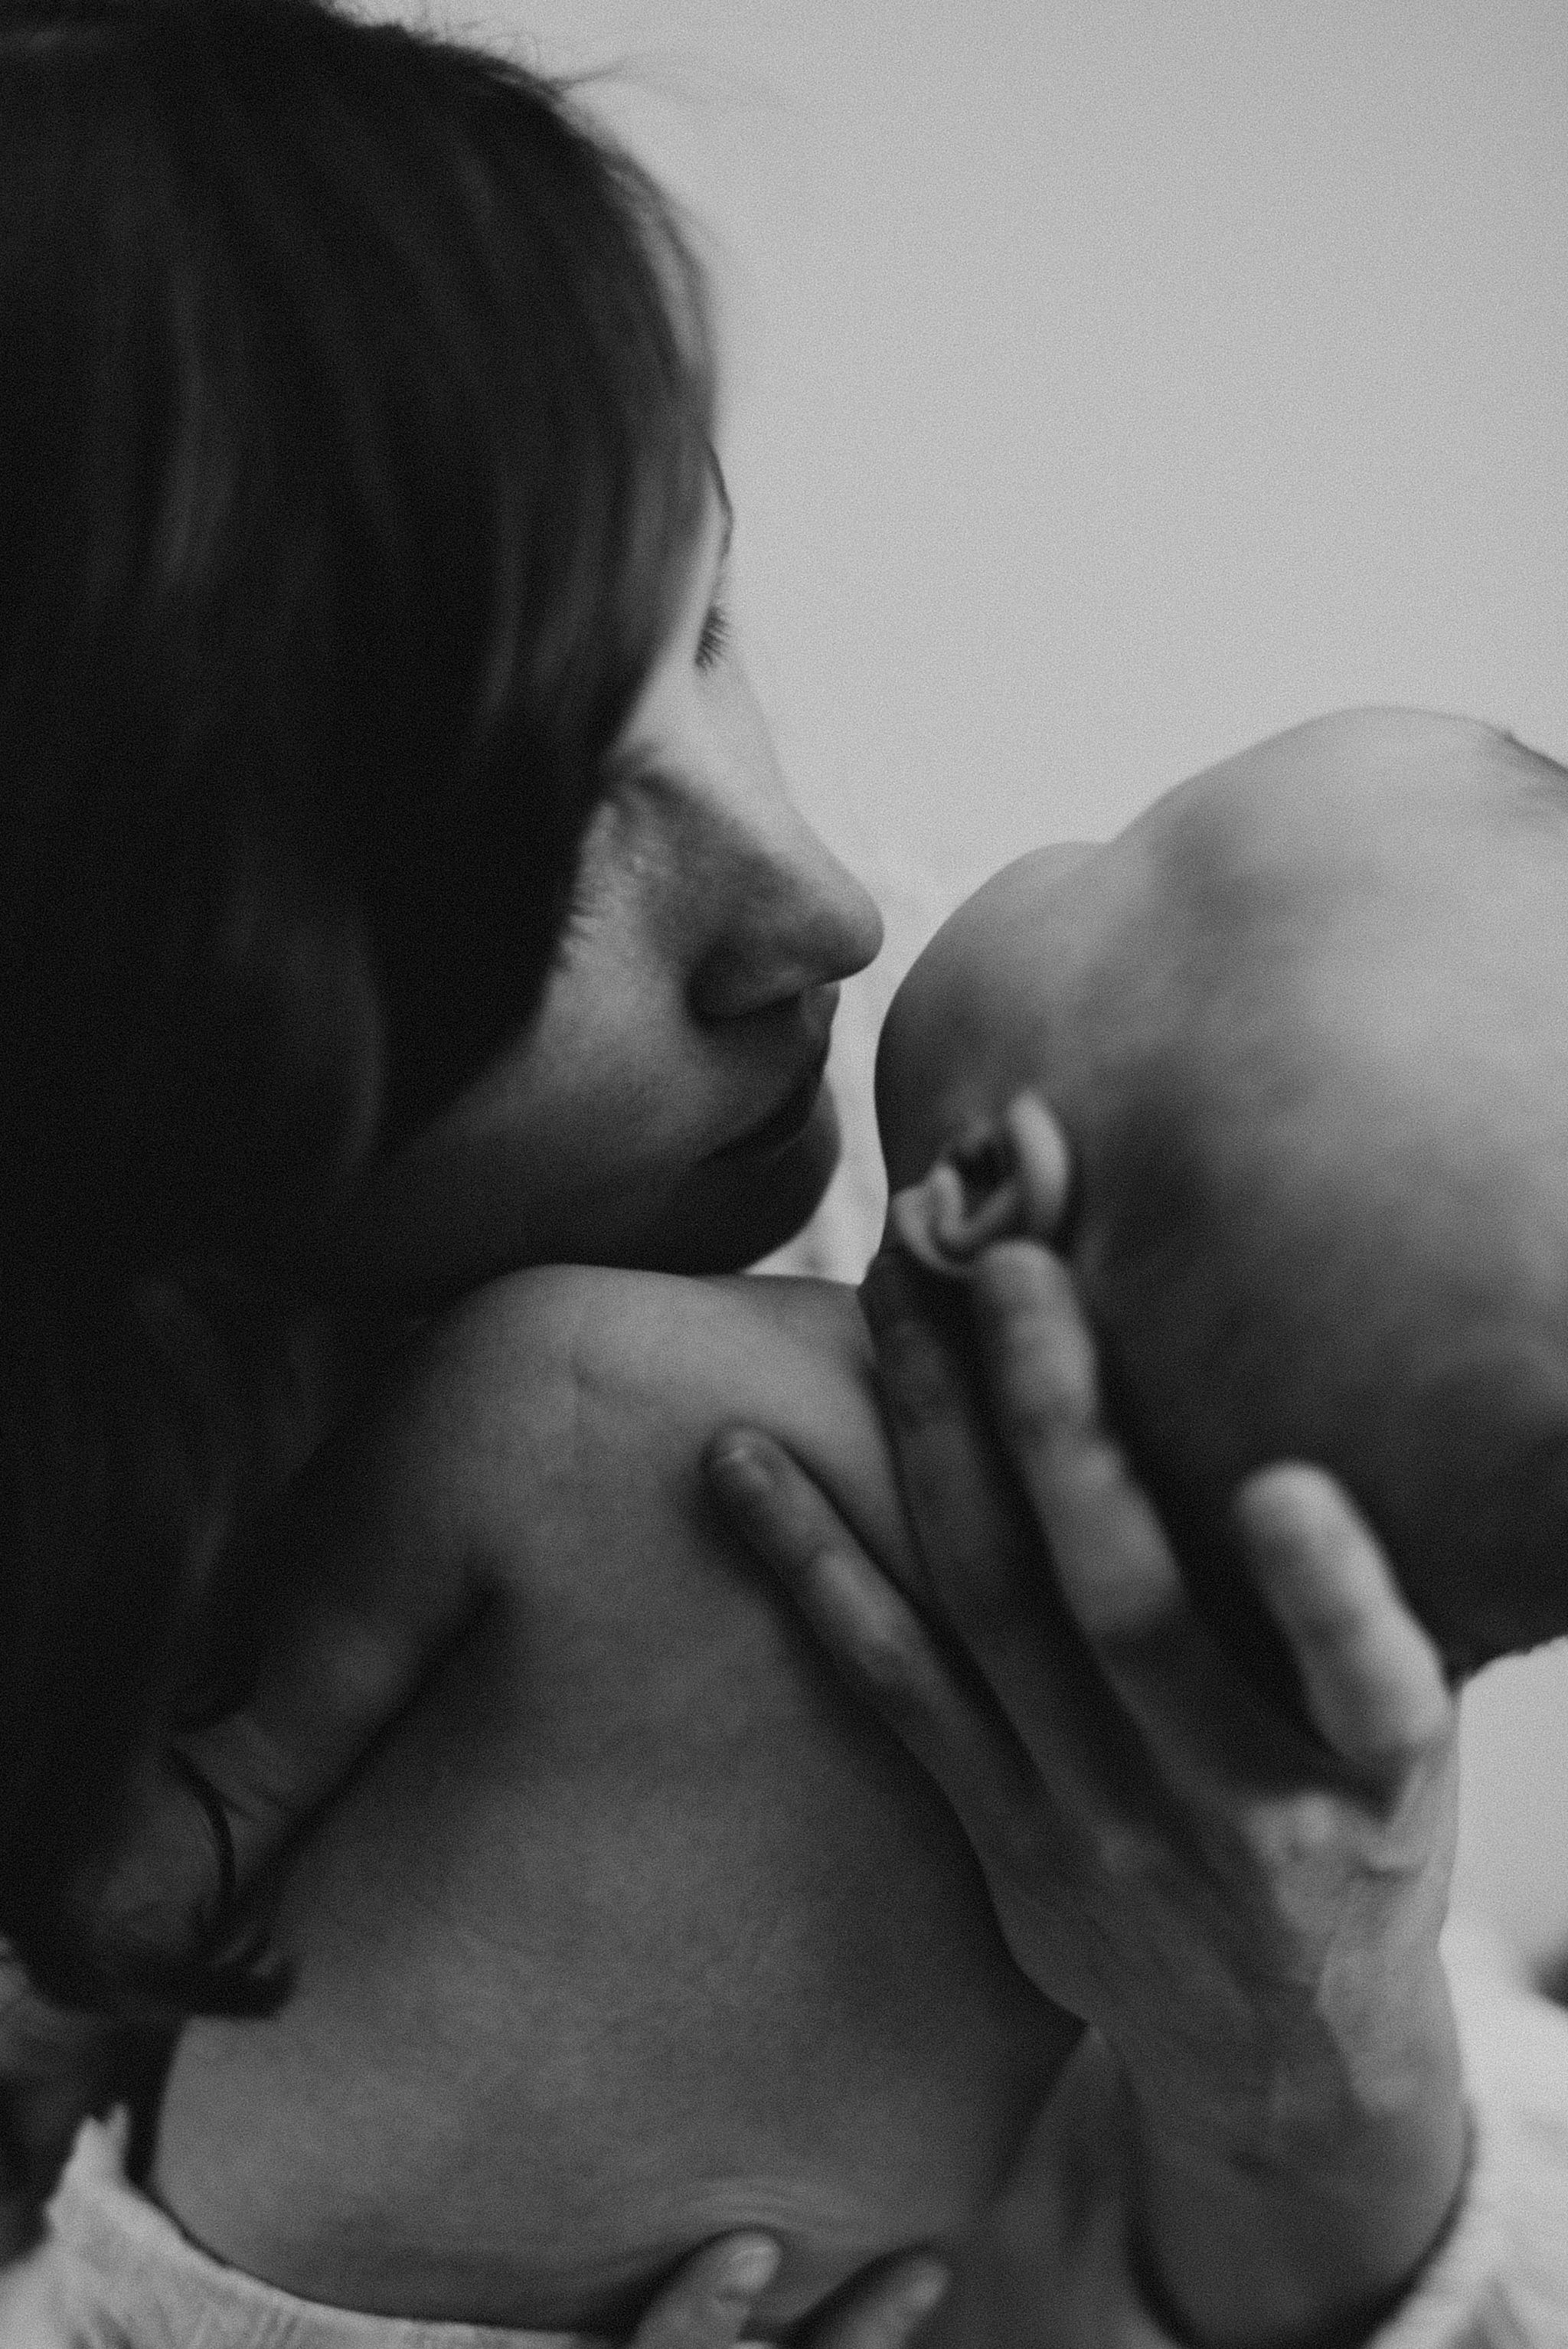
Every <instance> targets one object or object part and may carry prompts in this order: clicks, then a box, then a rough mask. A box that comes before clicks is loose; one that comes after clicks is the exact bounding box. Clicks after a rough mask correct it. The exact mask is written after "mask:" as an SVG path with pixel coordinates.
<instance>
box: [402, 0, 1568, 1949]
mask: <svg viewBox="0 0 1568 2349" xmlns="http://www.w3.org/2000/svg"><path fill="white" fill-rule="evenodd" d="M384 5H387V10H388V13H390V8H391V6H392V5H397V7H398V12H399V13H404V14H408V15H412V14H414V13H415V12H414V10H413V9H412V8H411V7H410V6H408V5H407V0H384ZM428 16H429V18H430V20H432V21H435V22H438V23H441V24H443V25H448V26H453V27H454V28H456V29H466V30H468V31H470V32H472V33H474V34H476V35H478V36H480V37H483V38H486V39H488V40H490V41H492V42H494V43H498V44H500V45H504V46H509V47H512V48H514V49H515V50H516V52H517V53H518V54H520V55H521V56H523V57H525V58H527V59H529V60H530V61H531V62H539V63H542V64H544V65H545V66H546V67H552V68H558V67H583V66H599V65H611V66H614V68H615V70H614V73H613V74H612V76H611V77H610V78H607V79H606V80H605V81H604V82H603V84H601V85H600V86H599V87H598V88H597V91H596V98H595V102H596V103H597V104H598V105H599V106H600V108H601V109H602V111H603V114H604V115H605V116H606V117H607V118H608V119H610V120H611V121H612V122H613V123H614V124H615V125H616V126H617V127H618V128H619V129H621V131H622V132H623V134H624V136H625V137H626V138H627V139H628V140H630V141H631V143H633V144H634V146H635V148H636V149H637V150H639V151H640V152H641V153H643V154H644V155H645V157H646V158H647V159H648V160H650V161H652V162H653V163H654V165H655V168H656V169H657V170H658V171H660V172H661V173H662V175H663V176H664V177H665V180H666V181H667V182H668V183H669V184H670V185H672V186H673V187H674V188H675V189H676V190H677V191H679V192H680V193H681V194H682V195H683V196H684V197H685V198H686V200H687V201H688V202H690V204H691V205H692V206H693V207H694V209H695V211H696V213H697V214H698V216H699V217H700V218H701V219H702V220H703V221H704V222H706V223H707V251H708V254H709V255H710V258H711V260H712V263H713V265H714V268H715V271H716V274H717V283H718V285H719V288H720V292H721V295H722V301H723V311H724V317H725V324H726V332H727V352H728V358H729V368H728V398H727V424H726V430H725V435H724V454H725V460H726V465H727V471H728V473H729V477H730V481H731V484H732V487H733V490H734V492H735V496H736V501H737V504H738V512H739V528H738V542H737V557H736V566H735V583H734V600H735V604H736V606H737V613H738V620H739V624H740V626H741V630H742V634H743V637H744V641H745V643H746V647H747V650H748V657H749V658H750V662H751V666H752V669H753V672H754V675H755V676H756V678H757V680H758V686H759V688H760V690H761V692H762V695H763V698H764V701H765V703H766V705H767V707H768V709H769V712H770V715H771V717H772V719H773V721H774V725H775V729H776V732H777V735H778V739H779V743H780V746H781V749H782V750H783V753H784V757H785V760H786V762H787V765H788V766H789V770H790V771H791V774H792V776H793V779H794V781H795V784H796V788H797V791H798V792H799V797H800V798H801V800H802V801H803V802H805V803H806V805H807V806H808V807H809V808H810V811H811V812H812V813H813V815H814V816H815V817H816V818H817V820H818V821H819V823H820V824H821V826H822V828H823V829H824V831H826V832H827V833H828V834H829V835H830V837H831V838H832V839H833V840H834V841H835V843H837V844H839V845H840V846H841V849H842V850H843V851H844V853H845V854H848V855H849V856H850V857H851V860H852V861H856V862H859V863H862V864H867V863H875V864H880V865H881V866H882V868H883V869H884V870H888V869H891V870H892V871H894V872H895V873H896V872H897V871H898V870H899V869H900V867H901V866H908V867H912V868H914V869H915V870H916V871H918V870H920V869H925V870H930V871H934V872H935V873H937V874H940V875H943V876H944V877H945V878H948V879H954V878H955V877H961V876H965V875H968V874H977V873H979V872H981V871H984V870H987V869H989V868H990V867H992V866H994V865H995V864H999V863H1001V862H1002V861H1003V860H1004V859H1006V857H1008V856H1010V855H1012V854H1016V852H1017V851H1018V850H1019V849H1020V848H1022V847H1024V846H1026V845H1027V844H1030V843H1034V842H1035V841H1037V840H1039V839H1041V838H1045V837H1051V836H1069V835H1079V836H1089V837H1093V836H1098V835H1099V834H1102V833H1106V832H1109V831H1110V830H1112V829H1114V828H1115V827H1117V826H1118V825H1119V824H1120V823H1122V822H1124V821H1125V819H1126V818H1127V817H1128V816H1129V815H1130V814H1131V813H1132V812H1134V811H1135V810H1136V809H1137V808H1138V807H1139V806H1140V805H1141V804H1142V803H1143V802H1145V801H1147V800H1148V799H1149V798H1150V797H1151V796H1152V795H1153V794H1154V793H1155V792H1158V791H1160V790H1161V789H1163V788H1164V787H1165V786H1166V785H1168V784H1170V783H1171V782H1174V781H1177V780H1178V779H1179V778H1180V777H1181V776H1182V775H1183V774H1186V773H1188V772H1190V771H1193V770H1195V769H1197V768H1199V767H1202V766H1203V765H1206V764H1208V763H1209V762H1210V761H1212V760H1214V759H1216V758H1218V757H1221V756H1222V755H1223V754H1225V753H1226V752H1228V751H1230V750H1235V749H1238V748H1240V747H1241V746H1242V745H1243V744H1244V743H1246V742H1247V741H1249V740H1253V739H1255V738H1257V737H1259V736H1262V735H1264V734H1267V733H1270V732H1273V731H1274V730H1277V729H1279V728H1281V727H1284V726H1286V725H1289V724H1291V723H1292V722H1294V721H1295V719H1299V718H1302V717H1305V716H1306V715H1308V714H1309V713H1311V712H1313V711H1315V710H1320V709H1328V708H1332V707H1335V706H1337V705H1343V704H1346V703H1353V702H1360V701H1381V702H1400V703H1415V704H1422V705H1427V706H1430V707H1435V708H1439V709H1460V710H1465V711H1469V712H1471V713H1473V714H1475V715H1477V716H1480V717H1485V718H1488V719H1494V720H1496V721H1498V722H1500V723H1502V724H1506V725H1508V726H1510V727H1511V729H1512V730H1514V731H1515V732H1516V733H1518V734H1520V735H1522V737H1523V738H1524V739H1525V740H1529V741H1532V742H1534V743H1536V744H1538V745H1539V746H1540V747H1541V748H1542V749H1543V750H1548V751H1550V752H1552V753H1553V755H1555V756H1556V757H1558V758H1561V759H1565V760H1568V564H1565V561H1564V553H1565V550H1568V121H1565V117H1568V6H1565V5H1563V0H1287V4H1284V5H1282V0H1229V5H1226V0H1072V4H1071V5H1069V4H1068V0H1056V5H1053V0H476V5H470V6H469V7H468V8H466V9H463V8H460V7H457V6H449V5H440V6H432V7H431V8H430V9H429V10H428ZM1467 1716H1468V1717H1467V1723H1466V1743H1467V1749H1468V1751H1467V1766H1468V1773H1469V1783H1468V1787H1467V1795H1466V1808H1465V1822H1464V1835H1463V1843H1462V1849H1461V1857H1460V1888H1461V1892H1462V1894H1463V1896H1464V1897H1465V1898H1466V1899H1469V1900H1470V1901H1472V1902H1474V1903H1478V1904H1479V1905H1480V1906H1481V1907H1483V1908H1484V1909H1487V1910H1488V1911H1490V1913H1491V1915H1492V1916H1493V1917H1495V1918H1496V1919H1498V1920H1500V1921H1501V1922H1502V1923H1503V1924H1504V1925H1505V1927H1506V1928H1507V1929H1508V1930H1511V1932H1512V1933H1513V1935H1514V1936H1515V1937H1516V1938H1517V1939H1518V1940H1520V1941H1521V1942H1522V1944H1523V1945H1524V1946H1525V1947H1526V1948H1527V1949H1528V1950H1530V1951H1542V1950H1544V1949H1546V1948H1548V1947H1550V1946H1551V1945H1553V1943H1554V1942H1556V1941H1559V1940H1561V1941H1565V1942H1568V1654H1565V1653H1563V1651H1552V1652H1549V1653H1548V1655H1546V1656H1545V1657H1543V1658H1542V1659H1538V1660H1533V1661H1531V1662H1529V1663H1526V1664H1523V1665H1515V1666H1509V1667H1503V1668H1501V1669H1499V1670H1497V1671H1495V1672H1494V1673H1492V1674H1491V1675H1488V1676H1486V1677H1484V1678H1483V1680H1482V1681H1481V1682H1480V1684H1479V1685H1478V1687H1477V1689H1476V1690H1475V1691H1474V1692H1473V1694H1472V1695H1471V1697H1470V1699H1469V1700H1467Z"/></svg>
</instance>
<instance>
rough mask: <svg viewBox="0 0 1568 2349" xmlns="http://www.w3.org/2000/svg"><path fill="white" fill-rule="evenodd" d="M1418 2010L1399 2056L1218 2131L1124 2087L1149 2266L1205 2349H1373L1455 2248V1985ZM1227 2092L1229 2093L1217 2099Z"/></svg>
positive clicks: (1168, 2313)
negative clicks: (1451, 2238) (1373, 2337)
mask: <svg viewBox="0 0 1568 2349" xmlns="http://www.w3.org/2000/svg"><path fill="white" fill-rule="evenodd" d="M1401 2003H1402V2010H1403V2011H1402V2013H1401V2015H1400V2017H1399V2020H1398V2044H1397V2045H1396V2046H1393V2047H1391V2048H1388V2049H1386V2050H1379V2051H1372V2050H1369V2049H1364V2050H1363V2051H1361V2053H1360V2054H1358V2055H1357V2057H1356V2058H1355V2059H1354V2060H1350V2059H1347V2060H1346V2061H1344V2062H1343V2063H1342V2064H1339V2065H1338V2066H1336V2067H1332V2068H1334V2069H1336V2071H1337V2077H1336V2078H1331V2077H1330V2076H1329V2075H1328V2067H1325V2068H1323V2069H1319V2068H1318V2066H1317V2064H1313V2065H1312V2066H1310V2067H1309V2069H1310V2070H1312V2071H1315V2072H1316V2075H1317V2076H1316V2079H1315V2081H1314V2080H1313V2079H1311V2078H1307V2079H1305V2080H1304V2079H1303V2078H1302V2077H1301V2076H1294V2077H1290V2076H1286V2075H1285V2073H1284V2069H1283V2068H1282V2072H1281V2075H1280V2077H1279V2079H1278V2082H1277V2084H1276V2093H1275V2095H1274V2098H1273V2100H1272V2103H1267V2104H1264V2105H1263V2106H1259V2107H1258V2108H1257V2109H1256V2110H1255V2112H1254V2113H1253V2115H1252V2116H1250V2117H1249V2116H1247V2115H1245V2113H1244V2112H1243V2108H1242V2106H1240V2105H1233V2106H1229V2107H1228V2108H1227V2109H1225V2110H1223V2111H1221V2110H1219V2109H1218V2107H1219V2106H1221V2104H1222V2098H1216V2099H1215V2100H1214V2102H1212V2103H1211V2104H1210V2106H1209V2107H1208V2125H1207V2127H1206V2128H1205V2127H1204V2126H1203V2121H1202V2115H1201V2114H1200V2113H1198V2112H1194V2113H1193V2114H1192V2115H1191V2116H1187V2118H1186V2119H1183V2117H1182V2114H1181V2109H1180V2108H1179V2107H1178V2106H1174V2105H1172V2104H1171V2101H1170V2100H1168V2099H1166V2098H1163V2097H1161V2096H1160V2095H1150V2094H1149V2093H1146V2092H1145V2091H1144V2090H1143V2089H1141V2088H1140V2084H1139V2083H1138V2081H1137V2080H1136V2079H1135V2078H1133V2077H1130V2076H1128V2075H1124V2086H1125V2091H1126V2095H1127V2103H1128V2109H1129V2114H1130V2138H1129V2156H1130V2170H1129V2181H1128V2197H1129V2211H1130V2225H1131V2230H1132V2240H1133V2243H1134V2256H1135V2261H1136V2263H1137V2265H1138V2268H1139V2271H1140V2281H1141V2282H1143V2284H1144V2287H1145V2289H1146V2291H1147V2292H1148V2293H1149V2296H1150V2300H1151V2302H1153V2303H1154V2304H1155V2305H1156V2306H1157V2307H1158V2309H1159V2310H1160V2313H1161V2315H1162V2316H1163V2318H1164V2320H1165V2322H1166V2323H1167V2324H1168V2325H1169V2326H1170V2327H1171V2329H1172V2330H1173V2331H1174V2332H1175V2333H1176V2335H1177V2337H1178V2338H1179V2339H1182V2340H1185V2341H1188V2342H1191V2343H1192V2344H1202V2349H1358V2345H1359V2344H1362V2343H1363V2342H1365V2341H1366V2340H1367V2338H1368V2337H1369V2335H1370V2334H1371V2333H1373V2332H1374V2331H1375V2330H1376V2328H1377V2324H1378V2323H1379V2322H1380V2321H1381V2320H1382V2319H1383V2318H1384V2317H1385V2316H1386V2315H1387V2313H1389V2312H1390V2311H1391V2310H1392V2309H1393V2308H1394V2307H1395V2306H1397V2304H1398V2301H1399V2300H1400V2299H1401V2298H1402V2296H1403V2295H1404V2292H1406V2290H1407V2289H1408V2286H1409V2285H1410V2283H1411V2282H1413V2281H1414V2279H1415V2277H1416V2275H1417V2274H1418V2271H1420V2269H1421V2268H1422V2267H1423V2266H1424V2264H1425V2263H1426V2261H1427V2260H1428V2259H1429V2256H1430V2255H1431V2253H1432V2251H1434V2250H1435V2248H1436V2247H1437V2245H1438V2244H1439V2241H1440V2240H1441V2239H1442V2236H1443V2233H1444V2231H1445V2228H1446V2226H1447V2224H1448V2222H1449V2220H1450V2219H1451V2216H1452V2214H1453V2212H1454V2209H1455V2208H1456V2206H1457V2204H1458V2201H1459V2199H1460V2195H1461V2193H1462V2189H1463V2181H1464V2176H1465V2170H1466V2164H1467V2158H1468V2147H1469V2126H1468V2121H1467V2116H1466V2112H1465V2105H1464V2095H1463V2082H1462V2074H1461V2067H1460V2053H1459V2045H1458V2039H1457V2034H1456V2032H1455V2027H1454V2022H1453V2013H1452V2008H1451V2005H1450V2003H1449V1997H1448V1991H1447V1985H1446V1982H1443V1980H1442V1978H1441V1971H1440V1968H1439V1969H1438V1970H1437V1979H1436V1981H1435V1982H1428V1983H1425V1984H1423V1985H1421V1986H1419V1988H1418V1989H1414V1990H1413V1991H1412V1994H1411V1995H1410V1997H1409V1998H1408V2000H1407V2001H1404V2002H1401ZM1216 2085H1217V2084H1216Z"/></svg>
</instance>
